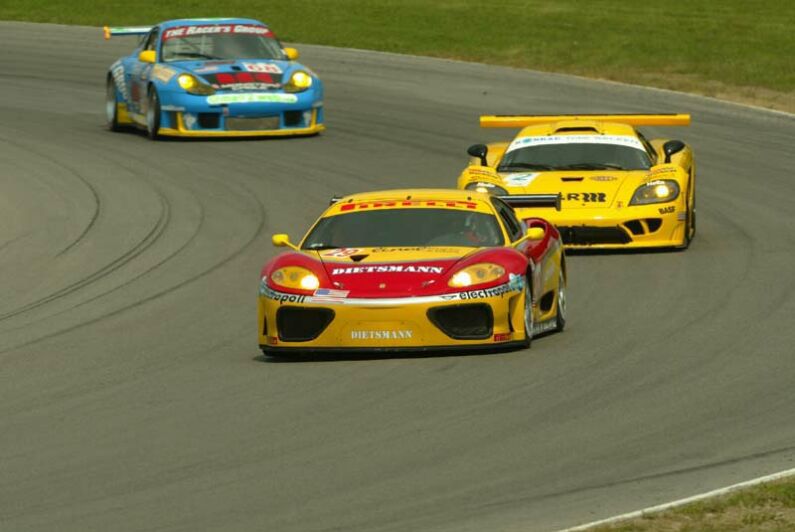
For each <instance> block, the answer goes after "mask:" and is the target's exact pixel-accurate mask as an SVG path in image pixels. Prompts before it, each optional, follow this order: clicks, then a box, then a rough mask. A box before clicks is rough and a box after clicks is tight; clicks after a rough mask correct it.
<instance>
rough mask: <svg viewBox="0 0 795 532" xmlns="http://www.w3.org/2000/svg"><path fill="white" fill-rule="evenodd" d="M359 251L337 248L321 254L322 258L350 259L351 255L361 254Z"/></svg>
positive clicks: (356, 249) (357, 249)
mask: <svg viewBox="0 0 795 532" xmlns="http://www.w3.org/2000/svg"><path fill="white" fill-rule="evenodd" d="M361 251H362V250H361V249H359V248H339V249H334V250H331V251H329V252H328V253H322V255H323V256H324V257H350V256H351V255H356V254H357V253H361Z"/></svg>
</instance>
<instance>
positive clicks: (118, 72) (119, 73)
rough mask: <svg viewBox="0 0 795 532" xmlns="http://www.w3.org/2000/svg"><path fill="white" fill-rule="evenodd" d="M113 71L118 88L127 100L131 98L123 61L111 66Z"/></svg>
mask: <svg viewBox="0 0 795 532" xmlns="http://www.w3.org/2000/svg"><path fill="white" fill-rule="evenodd" d="M111 73H112V74H113V81H114V83H116V88H117V89H119V92H121V95H122V97H123V98H124V99H125V100H129V99H130V93H129V92H127V83H126V82H125V81H124V67H123V66H122V64H121V61H116V62H115V63H113V65H112V66H111Z"/></svg>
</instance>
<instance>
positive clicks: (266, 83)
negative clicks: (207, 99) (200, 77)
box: [204, 72, 282, 90]
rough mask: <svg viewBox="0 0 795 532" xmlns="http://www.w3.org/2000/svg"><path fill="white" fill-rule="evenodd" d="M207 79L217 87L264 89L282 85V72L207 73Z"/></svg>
mask: <svg viewBox="0 0 795 532" xmlns="http://www.w3.org/2000/svg"><path fill="white" fill-rule="evenodd" d="M204 77H205V78H206V79H207V81H208V82H209V83H210V85H212V86H213V87H215V88H216V89H228V90H262V89H275V88H279V87H281V80H282V77H281V74H269V73H267V72H222V73H219V74H206V75H205V76H204Z"/></svg>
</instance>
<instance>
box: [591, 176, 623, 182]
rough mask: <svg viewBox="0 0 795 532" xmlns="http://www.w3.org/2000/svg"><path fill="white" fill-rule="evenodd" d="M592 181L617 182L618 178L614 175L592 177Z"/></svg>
mask: <svg viewBox="0 0 795 532" xmlns="http://www.w3.org/2000/svg"><path fill="white" fill-rule="evenodd" d="M591 179H592V180H593V181H600V182H605V181H615V180H617V179H618V178H617V177H616V176H614V175H595V176H591Z"/></svg>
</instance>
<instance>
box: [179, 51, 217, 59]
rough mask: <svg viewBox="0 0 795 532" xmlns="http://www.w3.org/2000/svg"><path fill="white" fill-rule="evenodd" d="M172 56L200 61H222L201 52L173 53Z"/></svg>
mask: <svg viewBox="0 0 795 532" xmlns="http://www.w3.org/2000/svg"><path fill="white" fill-rule="evenodd" d="M173 55H175V56H177V55H179V56H183V57H199V58H201V59H223V57H217V56H215V55H209V54H203V53H201V52H173Z"/></svg>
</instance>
